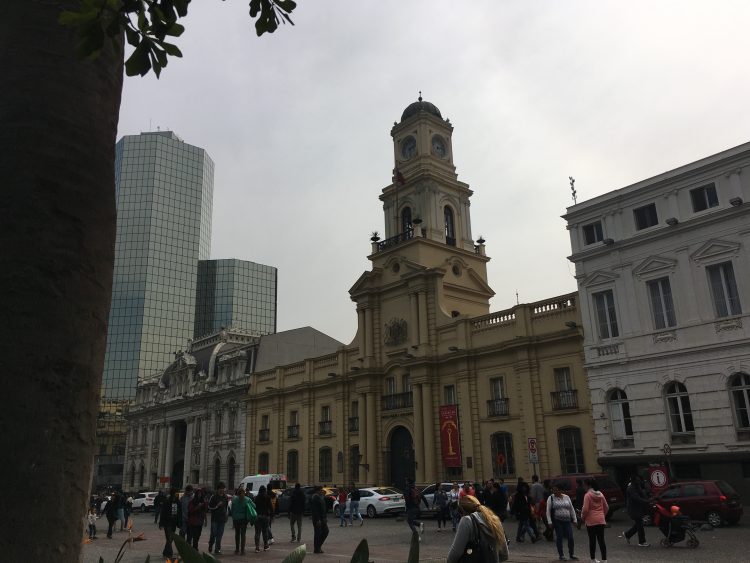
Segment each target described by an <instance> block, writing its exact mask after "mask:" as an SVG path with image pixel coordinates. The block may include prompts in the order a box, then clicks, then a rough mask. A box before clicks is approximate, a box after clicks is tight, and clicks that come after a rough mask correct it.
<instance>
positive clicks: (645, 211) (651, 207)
mask: <svg viewBox="0 0 750 563" xmlns="http://www.w3.org/2000/svg"><path fill="white" fill-rule="evenodd" d="M633 217H635V229H636V230H637V231H640V230H641V229H647V228H648V227H653V226H654V225H656V224H657V223H658V222H659V217H658V216H657V215H656V204H655V203H649V204H648V205H644V206H643V207H638V208H637V209H633Z"/></svg>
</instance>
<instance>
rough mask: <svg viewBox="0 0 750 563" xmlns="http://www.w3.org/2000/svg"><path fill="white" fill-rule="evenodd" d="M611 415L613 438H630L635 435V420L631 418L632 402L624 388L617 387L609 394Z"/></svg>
mask: <svg viewBox="0 0 750 563" xmlns="http://www.w3.org/2000/svg"><path fill="white" fill-rule="evenodd" d="M609 415H610V419H611V420H612V438H613V439H614V440H628V439H630V438H632V437H633V422H632V420H631V418H630V403H628V396H627V395H626V394H625V391H623V390H622V389H615V390H614V391H612V393H611V394H610V395H609Z"/></svg>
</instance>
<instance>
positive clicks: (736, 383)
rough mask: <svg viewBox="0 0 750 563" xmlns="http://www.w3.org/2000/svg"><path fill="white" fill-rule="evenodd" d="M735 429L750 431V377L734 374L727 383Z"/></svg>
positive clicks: (744, 374)
mask: <svg viewBox="0 0 750 563" xmlns="http://www.w3.org/2000/svg"><path fill="white" fill-rule="evenodd" d="M729 387H730V393H731V395H732V404H733V405H734V416H735V419H736V420H737V428H739V429H741V430H750V375H748V374H746V373H735V374H734V375H733V376H732V379H731V381H730V383H729Z"/></svg>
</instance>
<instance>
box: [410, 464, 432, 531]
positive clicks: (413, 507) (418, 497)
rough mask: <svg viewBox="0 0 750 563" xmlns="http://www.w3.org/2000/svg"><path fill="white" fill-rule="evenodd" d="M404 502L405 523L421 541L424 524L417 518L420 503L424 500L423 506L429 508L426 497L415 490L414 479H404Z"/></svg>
mask: <svg viewBox="0 0 750 563" xmlns="http://www.w3.org/2000/svg"><path fill="white" fill-rule="evenodd" d="M404 501H405V504H406V523H407V524H409V528H411V531H412V532H417V533H418V534H419V541H422V532H424V524H423V523H422V522H421V521H420V520H419V512H420V510H419V509H420V505H421V503H422V502H424V505H425V508H430V505H429V504H427V499H426V498H424V495H422V493H420V492H419V491H418V490H417V487H416V486H415V485H414V479H407V480H406V494H404Z"/></svg>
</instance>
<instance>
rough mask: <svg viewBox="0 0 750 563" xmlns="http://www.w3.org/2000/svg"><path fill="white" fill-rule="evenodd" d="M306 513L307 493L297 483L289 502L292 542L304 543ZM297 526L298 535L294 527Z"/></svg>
mask: <svg viewBox="0 0 750 563" xmlns="http://www.w3.org/2000/svg"><path fill="white" fill-rule="evenodd" d="M304 511H305V493H303V492H302V487H301V486H300V484H299V483H295V485H294V490H293V491H292V498H291V499H290V500H289V527H290V528H291V529H292V542H295V541H296V542H301V541H302V514H303V513H304ZM295 524H297V534H296V535H295V533H294V525H295Z"/></svg>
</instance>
